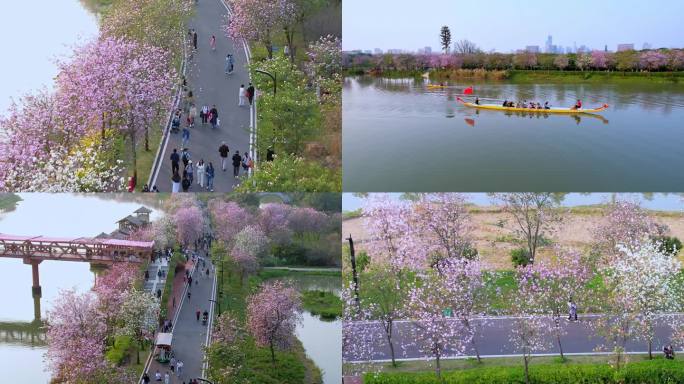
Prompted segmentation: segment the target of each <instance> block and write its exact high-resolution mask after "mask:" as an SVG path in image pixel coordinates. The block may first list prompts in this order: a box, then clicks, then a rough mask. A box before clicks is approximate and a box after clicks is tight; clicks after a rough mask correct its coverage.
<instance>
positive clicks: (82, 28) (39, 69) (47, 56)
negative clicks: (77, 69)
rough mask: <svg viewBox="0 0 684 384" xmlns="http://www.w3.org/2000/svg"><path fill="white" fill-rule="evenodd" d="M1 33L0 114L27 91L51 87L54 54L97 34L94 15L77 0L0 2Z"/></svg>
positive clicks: (54, 72) (59, 54)
mask: <svg viewBox="0 0 684 384" xmlns="http://www.w3.org/2000/svg"><path fill="white" fill-rule="evenodd" d="M0 9H2V23H0V36H4V38H3V40H2V42H3V46H2V50H3V52H4V53H6V54H7V55H6V56H5V57H4V59H3V60H2V62H0V84H2V87H0V114H4V113H5V111H6V110H7V107H8V106H9V105H10V98H14V99H15V100H17V99H18V98H19V97H20V96H22V95H23V94H25V93H27V92H32V91H35V90H38V89H40V88H43V87H47V88H48V89H52V86H53V78H54V77H55V76H56V75H57V66H56V65H55V60H54V59H56V58H62V57H65V56H66V55H69V54H70V53H71V51H72V47H73V46H74V44H78V43H80V42H83V41H85V40H87V39H90V38H93V37H95V36H96V35H97V31H98V25H97V18H96V16H95V15H93V14H92V13H90V12H88V11H87V10H86V9H85V8H84V7H83V6H82V5H81V3H80V2H79V1H78V0H61V1H52V0H22V1H3V2H2V6H1V8H0Z"/></svg>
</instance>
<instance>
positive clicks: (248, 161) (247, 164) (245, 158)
mask: <svg viewBox="0 0 684 384" xmlns="http://www.w3.org/2000/svg"><path fill="white" fill-rule="evenodd" d="M252 166H254V163H253V162H252V158H251V157H250V156H249V152H248V151H245V152H244V154H243V155H242V169H243V170H244V171H245V173H247V172H249V169H250V168H252Z"/></svg>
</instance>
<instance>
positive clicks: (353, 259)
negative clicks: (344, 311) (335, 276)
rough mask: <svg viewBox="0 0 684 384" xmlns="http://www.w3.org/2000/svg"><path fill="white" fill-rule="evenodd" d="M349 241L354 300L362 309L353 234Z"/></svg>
mask: <svg viewBox="0 0 684 384" xmlns="http://www.w3.org/2000/svg"><path fill="white" fill-rule="evenodd" d="M347 240H348V241H349V254H350V256H351V267H352V278H353V279H354V301H355V302H356V306H357V307H358V308H359V309H361V303H360V302H359V275H358V274H357V273H356V254H355V252H354V240H353V239H352V237H351V234H350V235H349V237H348V238H347Z"/></svg>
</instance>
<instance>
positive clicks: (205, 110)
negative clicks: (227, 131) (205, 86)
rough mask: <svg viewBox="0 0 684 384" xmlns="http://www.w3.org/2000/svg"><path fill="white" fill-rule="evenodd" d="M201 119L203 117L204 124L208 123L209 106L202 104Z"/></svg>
mask: <svg viewBox="0 0 684 384" xmlns="http://www.w3.org/2000/svg"><path fill="white" fill-rule="evenodd" d="M200 119H202V125H207V121H208V120H209V107H208V106H207V105H203V106H202V111H201V112H200Z"/></svg>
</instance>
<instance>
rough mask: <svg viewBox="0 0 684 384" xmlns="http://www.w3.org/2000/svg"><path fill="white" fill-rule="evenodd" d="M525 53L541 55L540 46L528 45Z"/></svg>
mask: <svg viewBox="0 0 684 384" xmlns="http://www.w3.org/2000/svg"><path fill="white" fill-rule="evenodd" d="M525 52H531V53H539V46H538V45H528V46H526V47H525Z"/></svg>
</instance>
